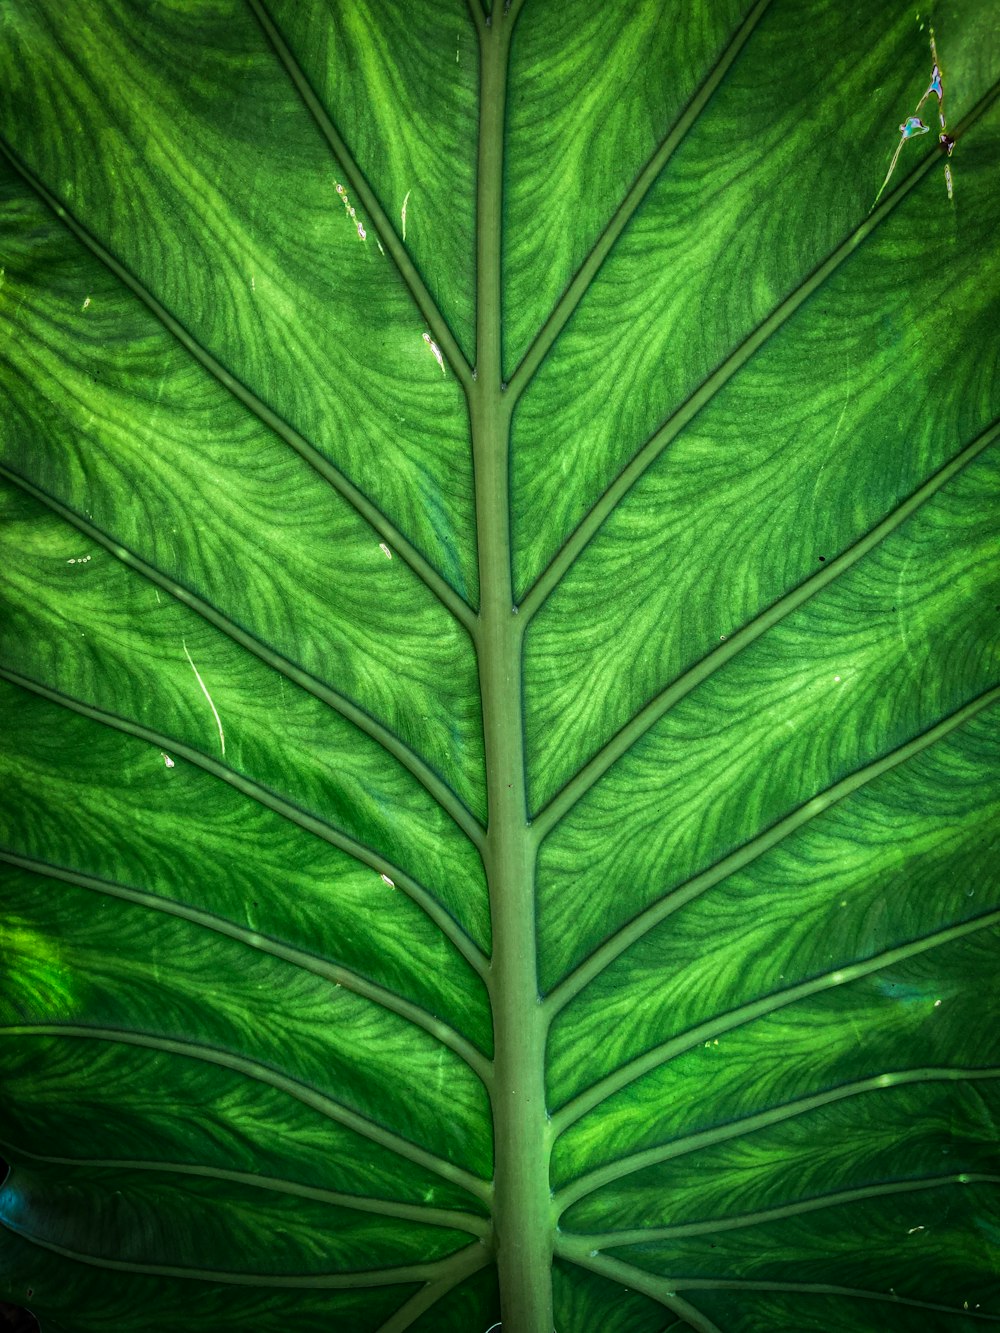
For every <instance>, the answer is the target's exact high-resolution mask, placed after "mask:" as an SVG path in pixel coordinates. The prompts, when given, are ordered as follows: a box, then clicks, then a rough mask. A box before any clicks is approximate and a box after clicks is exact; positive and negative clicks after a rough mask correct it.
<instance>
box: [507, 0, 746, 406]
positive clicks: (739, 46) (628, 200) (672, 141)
mask: <svg viewBox="0 0 1000 1333" xmlns="http://www.w3.org/2000/svg"><path fill="white" fill-rule="evenodd" d="M770 3H771V0H758V2H757V4H755V5H754V7H753V8H752V9H751V10H750V12H749V14H748V15H747V17H746V18H745V19H744V20H743V23H742V24H741V25H740V27H739V28H737V30H736V32H735V33H734V34H733V36H732V38H731V39H730V41H729V43H728V45H727V46H726V48H725V49H724V50H723V52H722V55H721V57H720V58H719V60H718V61H717V63H716V64H715V66H714V68H713V69H712V70H711V72H710V73H709V75H708V77H707V78H706V79H705V81H704V83H703V84H702V85H701V87H700V88H699V89H698V91H697V92H696V93H695V94H694V96H693V97H692V99H691V101H690V102H689V103H688V105H687V107H686V108H685V110H684V112H683V114H682V115H681V117H680V119H679V120H678V121H677V123H676V124H675V125H674V126H673V128H672V129H671V130H670V132H669V133H668V134H667V135H666V137H665V138H664V139H663V140H662V141H661V142H660V144H659V145H658V147H657V148H656V150H655V151H654V152H653V155H652V156H651V157H650V159H649V161H648V162H647V163H646V165H645V166H644V167H643V168H642V170H641V171H640V173H639V175H638V176H637V177H636V180H635V183H634V184H633V185H632V187H631V189H630V190H629V192H628V193H627V194H626V196H625V198H624V199H623V200H622V202H621V203H620V204H619V206H618V209H617V211H616V212H615V214H614V216H613V217H612V219H611V221H610V222H609V223H608V225H607V226H606V227H605V229H604V231H603V232H602V233H601V235H600V237H599V238H598V240H597V242H596V244H595V245H594V248H593V249H592V250H591V252H590V254H589V255H588V256H587V258H586V259H585V260H584V261H583V263H582V264H581V266H580V268H579V269H578V270H577V273H576V276H575V277H574V278H573V280H572V282H571V283H570V284H569V286H568V287H567V288H566V290H565V292H564V293H563V294H562V296H561V297H560V298H559V301H558V302H557V303H556V305H555V307H554V308H553V310H552V313H551V314H550V315H549V317H548V319H547V320H546V321H545V323H544V324H543V325H542V327H541V329H540V330H539V331H538V334H537V336H536V337H535V340H534V342H533V343H532V344H531V346H530V347H529V348H528V350H527V352H526V353H525V354H524V357H523V358H522V360H521V364H520V365H519V366H518V367H517V369H516V370H515V372H514V374H513V375H512V376H511V380H510V385H509V387H508V392H509V393H510V394H511V396H512V398H513V399H514V400H515V401H516V399H518V398H519V397H520V396H521V394H522V393H523V392H524V390H525V389H526V388H527V387H528V383H529V382H530V380H531V379H532V377H533V376H534V374H535V372H536V371H537V370H538V368H539V366H540V365H541V364H542V362H543V361H544V360H545V357H546V356H547V355H548V353H549V351H550V350H551V348H552V345H553V343H554V342H555V341H556V339H557V338H558V337H559V334H560V333H561V332H562V331H563V329H564V328H565V327H566V325H567V324H568V322H569V320H570V318H571V316H572V314H573V311H574V310H575V309H576V308H577V306H578V305H579V304H580V302H581V301H582V300H583V298H584V296H585V295H586V293H587V289H588V288H589V287H590V284H591V283H592V282H593V280H594V278H595V276H596V274H597V271H598V269H599V268H600V267H601V265H602V264H603V263H604V261H605V259H606V258H607V257H608V254H609V253H610V252H611V250H612V248H613V247H614V244H615V242H616V241H617V240H618V238H619V236H620V235H621V234H622V232H623V231H624V230H625V228H626V227H627V226H628V224H629V222H630V221H631V219H632V217H633V215H634V213H635V211H636V209H637V208H638V207H639V205H640V204H641V203H642V201H643V199H644V198H645V197H646V195H647V194H648V193H649V191H650V189H651V188H652V186H653V184H654V182H655V181H656V178H657V177H658V176H659V174H660V172H661V171H662V170H663V168H664V167H665V166H666V164H667V163H668V162H669V160H670V158H671V157H672V156H673V154H674V152H675V151H676V150H677V148H678V147H679V146H680V144H681V143H682V142H683V140H684V139H685V137H686V136H687V134H688V133H689V131H690V130H691V129H692V127H693V126H694V124H695V123H696V121H697V120H698V118H699V116H700V115H701V113H702V111H704V109H705V107H706V106H707V105H708V103H709V101H710V100H711V98H712V96H713V94H714V93H715V91H716V89H717V88H718V87H719V84H720V83H721V82H722V80H723V79H724V78H725V76H726V74H727V73H728V72H729V70H730V68H731V66H732V65H733V63H734V62H735V60H736V58H737V56H738V55H739V54H740V52H741V51H742V50H743V47H744V46H745V45H746V43H747V42H748V40H749V39H750V36H751V34H752V33H753V30H754V29H755V28H756V27H757V25H758V23H759V22H760V20H761V18H763V16H764V12H765V11H766V9H767V8H768V6H769V4H770Z"/></svg>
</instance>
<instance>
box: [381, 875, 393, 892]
mask: <svg viewBox="0 0 1000 1333" xmlns="http://www.w3.org/2000/svg"><path fill="white" fill-rule="evenodd" d="M379 879H380V880H381V881H382V883H383V884H388V886H389V888H390V889H394V888H395V887H396V884H395V881H394V880H391V879H390V878H389V876H388V875H379Z"/></svg>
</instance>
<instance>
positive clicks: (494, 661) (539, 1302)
mask: <svg viewBox="0 0 1000 1333" xmlns="http://www.w3.org/2000/svg"><path fill="white" fill-rule="evenodd" d="M513 18H514V14H513V13H509V14H505V13H504V12H503V11H502V9H501V7H500V6H496V7H495V9H494V15H493V20H492V21H491V22H487V21H481V22H479V23H477V27H478V31H479V47H480V120H479V153H478V164H477V167H478V183H477V210H476V232H477V239H476V266H477V272H476V371H475V379H474V380H473V382H472V384H471V386H470V392H469V411H470V418H471V428H472V447H473V463H474V467H475V482H476V516H477V536H478V545H479V579H480V595H481V604H480V611H479V616H478V620H477V623H476V626H475V641H476V650H477V655H478V661H479V681H480V688H481V691H482V702H483V733H484V743H485V754H486V779H487V797H488V828H487V834H486V840H485V846H484V850H483V860H484V864H485V867H486V876H487V883H488V886H489V895H490V912H491V921H492V932H493V953H492V961H491V967H490V974H489V988H490V998H491V1002H492V1009H493V1035H494V1052H495V1055H494V1077H493V1086H492V1092H491V1096H492V1107H493V1133H494V1151H495V1167H494V1207H493V1223H494V1241H495V1246H496V1262H497V1269H498V1277H499V1285H500V1302H501V1317H502V1321H503V1329H504V1333H551V1331H552V1327H553V1324H552V1277H551V1272H552V1244H553V1231H554V1227H553V1212H552V1208H553V1205H552V1199H551V1193H550V1187H549V1155H550V1147H551V1139H550V1129H549V1122H548V1116H547V1113H546V1106H545V1028H546V1020H545V1017H544V1013H543V1009H542V1005H541V1001H540V997H539V994H538V973H537V941H536V936H535V905H534V897H535V893H534V879H535V845H534V839H533V837H532V833H531V829H530V826H529V822H528V811H527V799H526V789H525V770H524V718H523V703H522V691H521V659H522V641H523V630H522V625H521V622H520V621H519V617H518V614H517V608H516V607H515V605H514V595H513V582H512V569H511V549H510V501H509V494H510V491H509V477H508V463H509V450H510V422H511V398H510V396H509V395H508V393H507V390H506V385H505V384H504V383H503V366H502V345H501V324H502V307H501V272H500V263H501V229H502V188H503V137H504V102H505V93H506V82H507V58H508V52H509V46H510V31H511V28H512V26H513Z"/></svg>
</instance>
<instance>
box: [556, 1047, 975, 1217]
mask: <svg viewBox="0 0 1000 1333" xmlns="http://www.w3.org/2000/svg"><path fill="white" fill-rule="evenodd" d="M995 1078H1000V1068H994V1067H988V1068H982V1069H948V1068H926V1069H896V1070H891V1071H889V1072H887V1073H885V1074H875V1075H872V1076H871V1077H870V1078H862V1079H856V1080H855V1081H854V1082H852V1083H841V1084H840V1085H839V1086H837V1087H835V1088H829V1089H827V1091H826V1092H818V1093H813V1094H811V1095H810V1096H808V1097H799V1098H797V1099H796V1100H795V1101H792V1102H783V1103H782V1104H781V1105H780V1106H773V1107H771V1108H770V1109H769V1110H767V1111H758V1112H757V1113H756V1114H755V1115H748V1116H743V1117H742V1118H741V1119H739V1120H732V1121H729V1122H728V1123H727V1124H722V1125H716V1126H714V1127H713V1128H712V1129H704V1130H700V1131H699V1132H697V1133H694V1134H685V1135H683V1136H682V1137H681V1138H679V1139H674V1140H672V1141H671V1142H670V1143H661V1144H659V1145H658V1146H657V1147H655V1148H646V1149H643V1150H642V1151H641V1152H637V1153H630V1154H629V1155H628V1156H627V1157H620V1158H618V1159H617V1160H616V1161H614V1162H609V1163H607V1164H606V1165H605V1166H601V1167H598V1168H596V1170H594V1171H589V1172H587V1173H586V1174H584V1175H582V1176H578V1177H577V1179H576V1180H574V1181H571V1182H570V1183H569V1184H568V1185H567V1186H565V1188H564V1189H562V1190H560V1191H559V1192H558V1193H557V1195H556V1204H557V1206H558V1208H559V1211H560V1212H565V1210H566V1209H567V1208H570V1207H572V1205H573V1204H575V1203H578V1202H579V1201H580V1200H581V1199H583V1198H585V1197H586V1196H587V1195H589V1194H593V1193H594V1191H595V1190H599V1189H601V1188H602V1187H603V1186H604V1185H609V1184H612V1183H613V1182H614V1181H616V1180H622V1179H623V1178H624V1177H626V1176H630V1175H634V1174H635V1173H636V1172H638V1171H644V1170H647V1169H648V1168H649V1167H651V1166H658V1165H660V1163H662V1162H667V1161H671V1160H672V1159H673V1158H675V1157H684V1156H686V1155H687V1154H688V1153H693V1152H700V1151H701V1150H702V1149H703V1148H710V1147H713V1146H714V1145H716V1144H719V1143H726V1142H728V1141H729V1140H730V1139H736V1138H740V1137H742V1136H743V1135H746V1134H755V1133H756V1132H757V1131H758V1130H760V1129H768V1128H770V1127H771V1126H772V1125H780V1124H782V1123H784V1122H785V1121H787V1120H794V1119H795V1118H796V1116H800V1115H805V1114H807V1113H808V1112H809V1111H815V1110H818V1109H819V1107H821V1106H829V1105H831V1104H832V1103H833V1102H840V1101H845V1100H847V1099H848V1098H851V1097H859V1096H862V1095H863V1094H864V1093H868V1092H884V1091H886V1090H887V1089H889V1088H900V1087H906V1086H909V1085H912V1084H916V1083H960V1082H965V1081H967V1080H975V1079H995Z"/></svg>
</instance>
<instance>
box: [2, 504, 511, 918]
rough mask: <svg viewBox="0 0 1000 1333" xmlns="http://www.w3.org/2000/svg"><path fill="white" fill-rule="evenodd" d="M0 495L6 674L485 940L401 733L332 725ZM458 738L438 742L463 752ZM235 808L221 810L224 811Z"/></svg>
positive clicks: (57, 526) (455, 833) (365, 722)
mask: <svg viewBox="0 0 1000 1333" xmlns="http://www.w3.org/2000/svg"><path fill="white" fill-rule="evenodd" d="M0 499H2V504H3V515H4V518H5V519H6V520H7V521H6V522H5V523H4V525H3V528H2V532H3V536H2V537H0V549H2V550H4V551H5V552H9V553H10V556H11V559H12V560H14V569H15V570H16V572H15V573H14V574H13V576H12V578H11V580H10V582H9V583H8V585H7V595H6V598H5V601H7V602H8V603H9V608H10V609H9V612H8V613H7V614H6V615H5V616H4V619H3V628H2V629H0V641H2V645H3V649H4V653H5V663H6V666H7V669H9V670H11V671H13V672H17V673H18V674H19V675H21V676H25V677H27V678H28V679H29V680H31V681H34V682H37V683H38V684H40V685H43V686H49V687H52V688H55V689H57V690H59V687H60V684H61V683H63V682H65V681H66V680H67V679H71V680H72V681H73V694H72V695H71V696H70V698H69V699H68V700H67V703H68V704H69V706H70V707H73V706H74V704H77V703H78V704H83V705H87V706H92V707H96V708H98V709H100V710H102V712H104V713H106V714H107V715H108V717H107V719H106V720H107V721H108V722H109V723H110V724H111V725H125V726H126V727H132V726H137V727H138V728H139V729H140V731H139V734H140V735H143V734H145V735H146V736H147V738H148V739H150V740H152V741H153V743H154V744H156V745H158V746H159V747H160V748H161V749H162V750H163V751H164V753H165V754H166V755H169V756H170V758H171V759H173V760H177V758H178V751H177V750H175V749H174V747H175V746H177V747H180V748H181V750H183V749H184V747H185V746H186V747H188V749H189V750H190V752H191V753H190V756H189V757H190V758H191V759H192V760H193V762H195V763H199V764H206V763H207V764H208V765H209V766H210V767H213V766H214V767H213V771H214V772H215V773H216V774H217V775H218V776H219V777H221V778H222V779H223V780H224V781H225V782H228V783H229V784H230V785H232V786H234V787H235V788H237V789H238V790H242V791H244V792H246V793H247V794H248V795H250V796H251V797H256V799H257V800H263V801H265V803H266V802H270V803H271V806H272V808H276V803H277V805H279V806H282V808H285V809H287V810H288V813H289V817H290V818H292V819H295V818H300V817H301V816H302V815H306V816H309V817H312V818H313V819H314V820H316V821H318V825H319V827H318V831H319V832H320V834H321V835H322V834H324V833H325V834H326V836H327V837H330V838H332V839H333V840H334V841H337V839H338V838H340V839H341V843H342V838H343V836H347V837H349V838H351V839H353V840H355V841H356V842H358V843H359V844H361V846H362V849H363V850H366V851H367V852H368V855H369V860H370V862H371V863H372V864H373V865H377V867H378V870H379V872H381V871H382V870H385V871H386V872H387V873H388V875H389V878H390V879H395V878H396V876H395V875H394V874H393V873H392V868H393V867H396V868H398V869H400V870H402V871H404V872H407V873H409V874H411V875H412V876H413V877H414V878H415V879H418V880H420V881H421V882H422V883H423V885H424V886H425V887H426V888H427V889H428V891H429V892H431V894H432V895H436V896H438V897H439V898H440V900H441V901H442V902H444V903H445V904H446V905H447V907H448V909H449V910H450V911H451V913H452V914H453V915H454V916H455V917H456V918H457V919H458V920H459V921H461V922H462V923H463V924H464V925H465V927H466V929H468V931H469V932H470V933H472V934H473V935H474V936H477V937H478V938H479V939H481V940H488V938H489V934H488V932H489V919H488V906H487V903H486V893H485V885H484V883H483V874H482V864H481V862H480V859H479V855H478V853H477V852H476V850H475V848H474V847H473V846H472V845H471V844H470V843H469V841H468V839H467V838H466V836H465V835H464V834H463V833H462V832H461V830H460V829H459V828H458V826H457V825H456V823H455V822H454V819H453V817H452V816H451V815H450V814H448V813H446V812H445V810H444V809H442V807H441V805H440V804H439V803H438V801H437V800H435V798H434V796H433V795H432V794H431V793H430V792H429V791H428V790H427V787H426V785H424V784H425V783H427V782H428V781H429V780H430V779H428V776H427V774H428V771H429V770H428V769H427V768H426V767H425V766H424V765H423V764H422V761H421V760H420V759H419V757H418V756H416V755H415V754H414V752H413V750H412V749H410V748H409V747H408V746H407V744H406V742H405V741H404V740H402V739H401V738H399V737H398V736H397V735H395V734H393V733H392V732H391V731H390V732H380V731H378V730H374V731H373V730H372V729H371V728H370V726H369V724H370V722H371V719H370V718H368V717H367V716H366V715H364V714H362V715H361V716H360V717H359V718H358V719H357V721H356V722H355V721H352V720H348V719H347V718H345V717H343V716H341V715H340V714H339V713H338V712H337V711H335V709H334V708H331V707H328V706H327V704H326V703H325V702H324V701H323V700H322V699H321V698H316V697H315V695H314V693H313V692H312V690H313V688H314V687H312V686H310V685H309V682H308V681H306V682H305V687H300V686H299V685H298V684H297V683H296V681H295V680H294V679H292V678H289V674H288V672H287V670H286V668H285V664H284V662H283V660H282V659H281V658H279V657H277V656H276V655H275V654H273V653H270V652H269V651H267V650H261V651H260V655H256V654H254V653H249V652H245V651H242V650H241V648H240V646H239V645H238V644H236V643H234V642H233V641H232V639H231V637H230V636H229V635H228V634H227V633H225V632H224V630H220V629H216V628H214V627H213V625H211V624H209V623H206V620H205V618H204V616H202V615H199V614H197V613H196V612H195V610H193V609H190V608H189V607H187V606H184V605H182V603H181V600H179V599H178V597H175V596H174V595H172V589H173V591H175V592H176V591H177V589H176V587H175V585H172V584H170V583H169V582H168V584H167V585H166V586H165V587H163V590H162V591H161V590H160V588H158V587H156V586H155V585H153V586H151V585H150V582H149V581H148V580H147V579H145V578H142V577H141V576H140V575H139V573H138V572H136V571H133V570H131V569H129V568H127V567H126V566H125V565H124V564H122V563H121V562H120V561H119V560H116V559H114V558H113V556H112V554H110V553H109V552H108V551H107V550H105V549H103V548H102V547H101V546H99V545H97V544H95V543H94V542H93V541H90V540H88V539H86V538H83V537H81V536H80V535H79V534H78V533H76V532H75V531H74V529H73V528H72V527H71V526H70V525H69V524H67V523H65V522H63V521H62V520H61V519H59V518H56V517H55V516H53V515H51V514H47V513H46V512H45V510H44V509H43V508H42V507H41V506H40V505H39V504H38V502H37V501H36V500H34V499H32V498H31V497H28V496H25V495H23V494H22V493H21V492H19V491H18V490H16V489H15V488H11V487H3V489H2V491H0ZM15 552H17V558H16V560H15V559H14V553H15ZM379 558H380V559H382V557H381V554H380V555H379ZM383 563H385V562H384V561H383ZM29 588H30V589H31V592H30V594H29V592H28V589H29ZM67 622H69V624H70V625H72V626H73V629H72V632H71V633H70V634H68V635H67V633H66V626H67ZM80 648H84V649H85V650H86V651H85V652H84V653H83V654H81V653H80V652H79V649H80ZM71 664H72V666H71ZM70 670H72V675H71V676H67V673H68V672H69V671H70ZM151 679H155V680H156V681H157V688H156V689H155V690H152V689H150V681H151ZM206 691H207V693H206ZM61 693H62V692H61V691H60V695H61ZM421 706H423V705H418V707H421ZM426 707H427V708H428V709H430V708H431V707H432V705H431V704H430V703H427V704H426ZM434 707H435V708H436V707H437V705H434ZM429 716H430V714H429V713H428V717H429ZM425 721H426V719H424V721H422V722H421V723H420V725H421V726H422V725H424V722H425ZM67 725H68V726H70V727H72V726H73V724H72V723H71V722H69V721H67ZM362 726H368V727H369V731H368V734H365V732H364V731H362V730H361V727H362ZM477 727H478V722H477ZM94 730H95V728H94V727H90V728H89V731H90V732H93V731H94ZM441 730H442V731H444V730H445V729H444V728H442V729H441ZM460 730H461V728H457V729H456V730H455V731H453V733H452V736H451V738H450V739H449V740H446V741H445V742H444V743H445V744H446V745H447V746H449V747H450V745H451V744H452V743H453V742H457V743H458V744H459V745H460V746H461V745H462V744H463V742H462V740H461V738H460V735H459V732H460ZM79 734H81V736H82V735H83V733H79ZM81 745H82V747H83V748H84V749H86V748H87V742H86V741H84V740H81ZM387 747H388V748H387ZM474 748H475V747H474ZM160 762H161V763H165V759H164V758H163V757H162V756H161V759H160ZM216 785H219V786H221V785H222V784H221V783H220V784H216ZM219 799H225V798H224V797H221V796H220V798H219ZM451 801H452V802H453V804H454V806H455V808H456V809H460V806H459V802H458V800H457V799H456V798H455V796H454V795H452V796H451ZM282 803H284V804H283V805H282ZM237 810H238V803H234V817H236V811H237ZM288 836H289V837H291V836H292V831H291V830H289V834H288Z"/></svg>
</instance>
